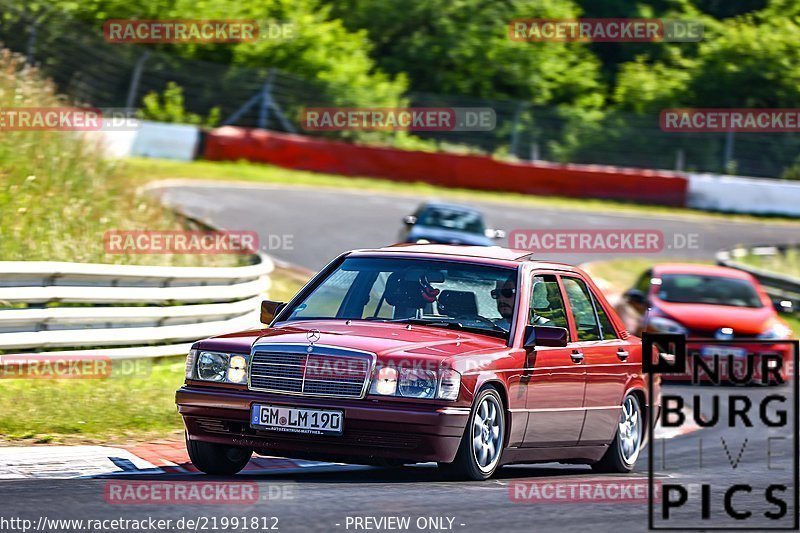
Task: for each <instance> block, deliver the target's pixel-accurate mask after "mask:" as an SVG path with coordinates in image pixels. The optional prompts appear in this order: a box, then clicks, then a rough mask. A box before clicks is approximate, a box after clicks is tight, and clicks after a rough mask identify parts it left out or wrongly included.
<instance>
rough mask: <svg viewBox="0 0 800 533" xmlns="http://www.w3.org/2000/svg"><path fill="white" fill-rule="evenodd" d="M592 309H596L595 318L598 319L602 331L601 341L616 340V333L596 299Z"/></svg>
mask: <svg viewBox="0 0 800 533" xmlns="http://www.w3.org/2000/svg"><path fill="white" fill-rule="evenodd" d="M594 307H595V309H597V318H599V319H600V329H602V330H603V340H607V341H609V340H612V339H616V338H617V332H616V331H615V330H614V326H613V325H612V324H611V320H609V318H608V315H607V314H606V312H605V310H604V309H603V307H602V306H601V305H600V302H598V301H597V298H595V299H594Z"/></svg>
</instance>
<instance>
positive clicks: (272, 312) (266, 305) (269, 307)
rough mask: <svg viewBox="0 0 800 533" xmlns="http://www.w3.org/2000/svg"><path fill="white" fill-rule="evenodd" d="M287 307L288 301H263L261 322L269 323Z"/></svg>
mask: <svg viewBox="0 0 800 533" xmlns="http://www.w3.org/2000/svg"><path fill="white" fill-rule="evenodd" d="M284 307H286V302H273V301H272V300H264V301H263V302H261V323H262V324H269V323H271V322H272V320H273V319H274V318H275V316H277V314H278V313H280V312H281V311H282V310H283V308H284Z"/></svg>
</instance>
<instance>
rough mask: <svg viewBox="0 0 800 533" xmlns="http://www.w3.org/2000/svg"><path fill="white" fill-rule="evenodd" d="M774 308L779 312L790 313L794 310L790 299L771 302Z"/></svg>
mask: <svg viewBox="0 0 800 533" xmlns="http://www.w3.org/2000/svg"><path fill="white" fill-rule="evenodd" d="M772 305H774V306H775V310H776V311H777V312H779V313H792V312H794V303H793V302H792V301H791V300H776V301H774V302H772Z"/></svg>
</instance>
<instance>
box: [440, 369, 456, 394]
mask: <svg viewBox="0 0 800 533" xmlns="http://www.w3.org/2000/svg"><path fill="white" fill-rule="evenodd" d="M459 388H461V374H459V373H458V372H456V371H455V370H453V369H452V368H443V369H442V370H441V371H440V372H439V392H438V393H437V394H436V397H437V398H441V399H442V400H455V399H457V398H458V389H459Z"/></svg>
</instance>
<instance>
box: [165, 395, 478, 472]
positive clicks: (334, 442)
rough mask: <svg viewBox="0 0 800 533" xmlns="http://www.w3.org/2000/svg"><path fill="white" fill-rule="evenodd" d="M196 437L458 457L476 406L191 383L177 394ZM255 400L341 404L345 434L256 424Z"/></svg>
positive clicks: (282, 452)
mask: <svg viewBox="0 0 800 533" xmlns="http://www.w3.org/2000/svg"><path fill="white" fill-rule="evenodd" d="M175 401H176V403H177V406H178V412H179V413H180V414H181V416H182V417H183V421H184V425H185V426H186V432H187V437H188V438H189V439H191V440H196V441H204V442H213V443H217V444H226V445H231V446H242V447H246V448H251V449H254V450H256V452H257V453H261V454H265V455H276V456H281V457H293V458H298V459H313V460H328V461H341V462H350V463H366V464H369V463H374V462H378V461H380V460H381V459H389V460H401V461H405V462H409V463H410V462H427V461H441V462H451V461H453V459H454V458H455V455H456V452H457V450H458V446H459V444H460V442H461V436H462V435H463V433H464V428H465V426H466V423H467V418H468V417H469V408H465V407H455V406H452V407H450V406H442V405H441V404H439V405H430V404H414V403H401V402H387V401H380V400H371V399H369V398H367V399H363V400H345V399H330V398H311V397H302V396H291V397H288V396H285V395H278V394H269V393H264V392H255V391H242V390H233V389H211V388H205V387H196V386H190V385H187V386H184V387H182V388H181V389H179V390H178V391H177V393H176V395H175ZM254 403H261V404H272V405H286V406H292V407H309V408H314V407H316V408H320V409H341V410H342V411H344V431H343V434H342V435H341V436H328V435H306V434H298V433H281V432H274V431H265V430H261V429H253V428H251V427H250V408H251V406H252V405H253V404H254Z"/></svg>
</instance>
